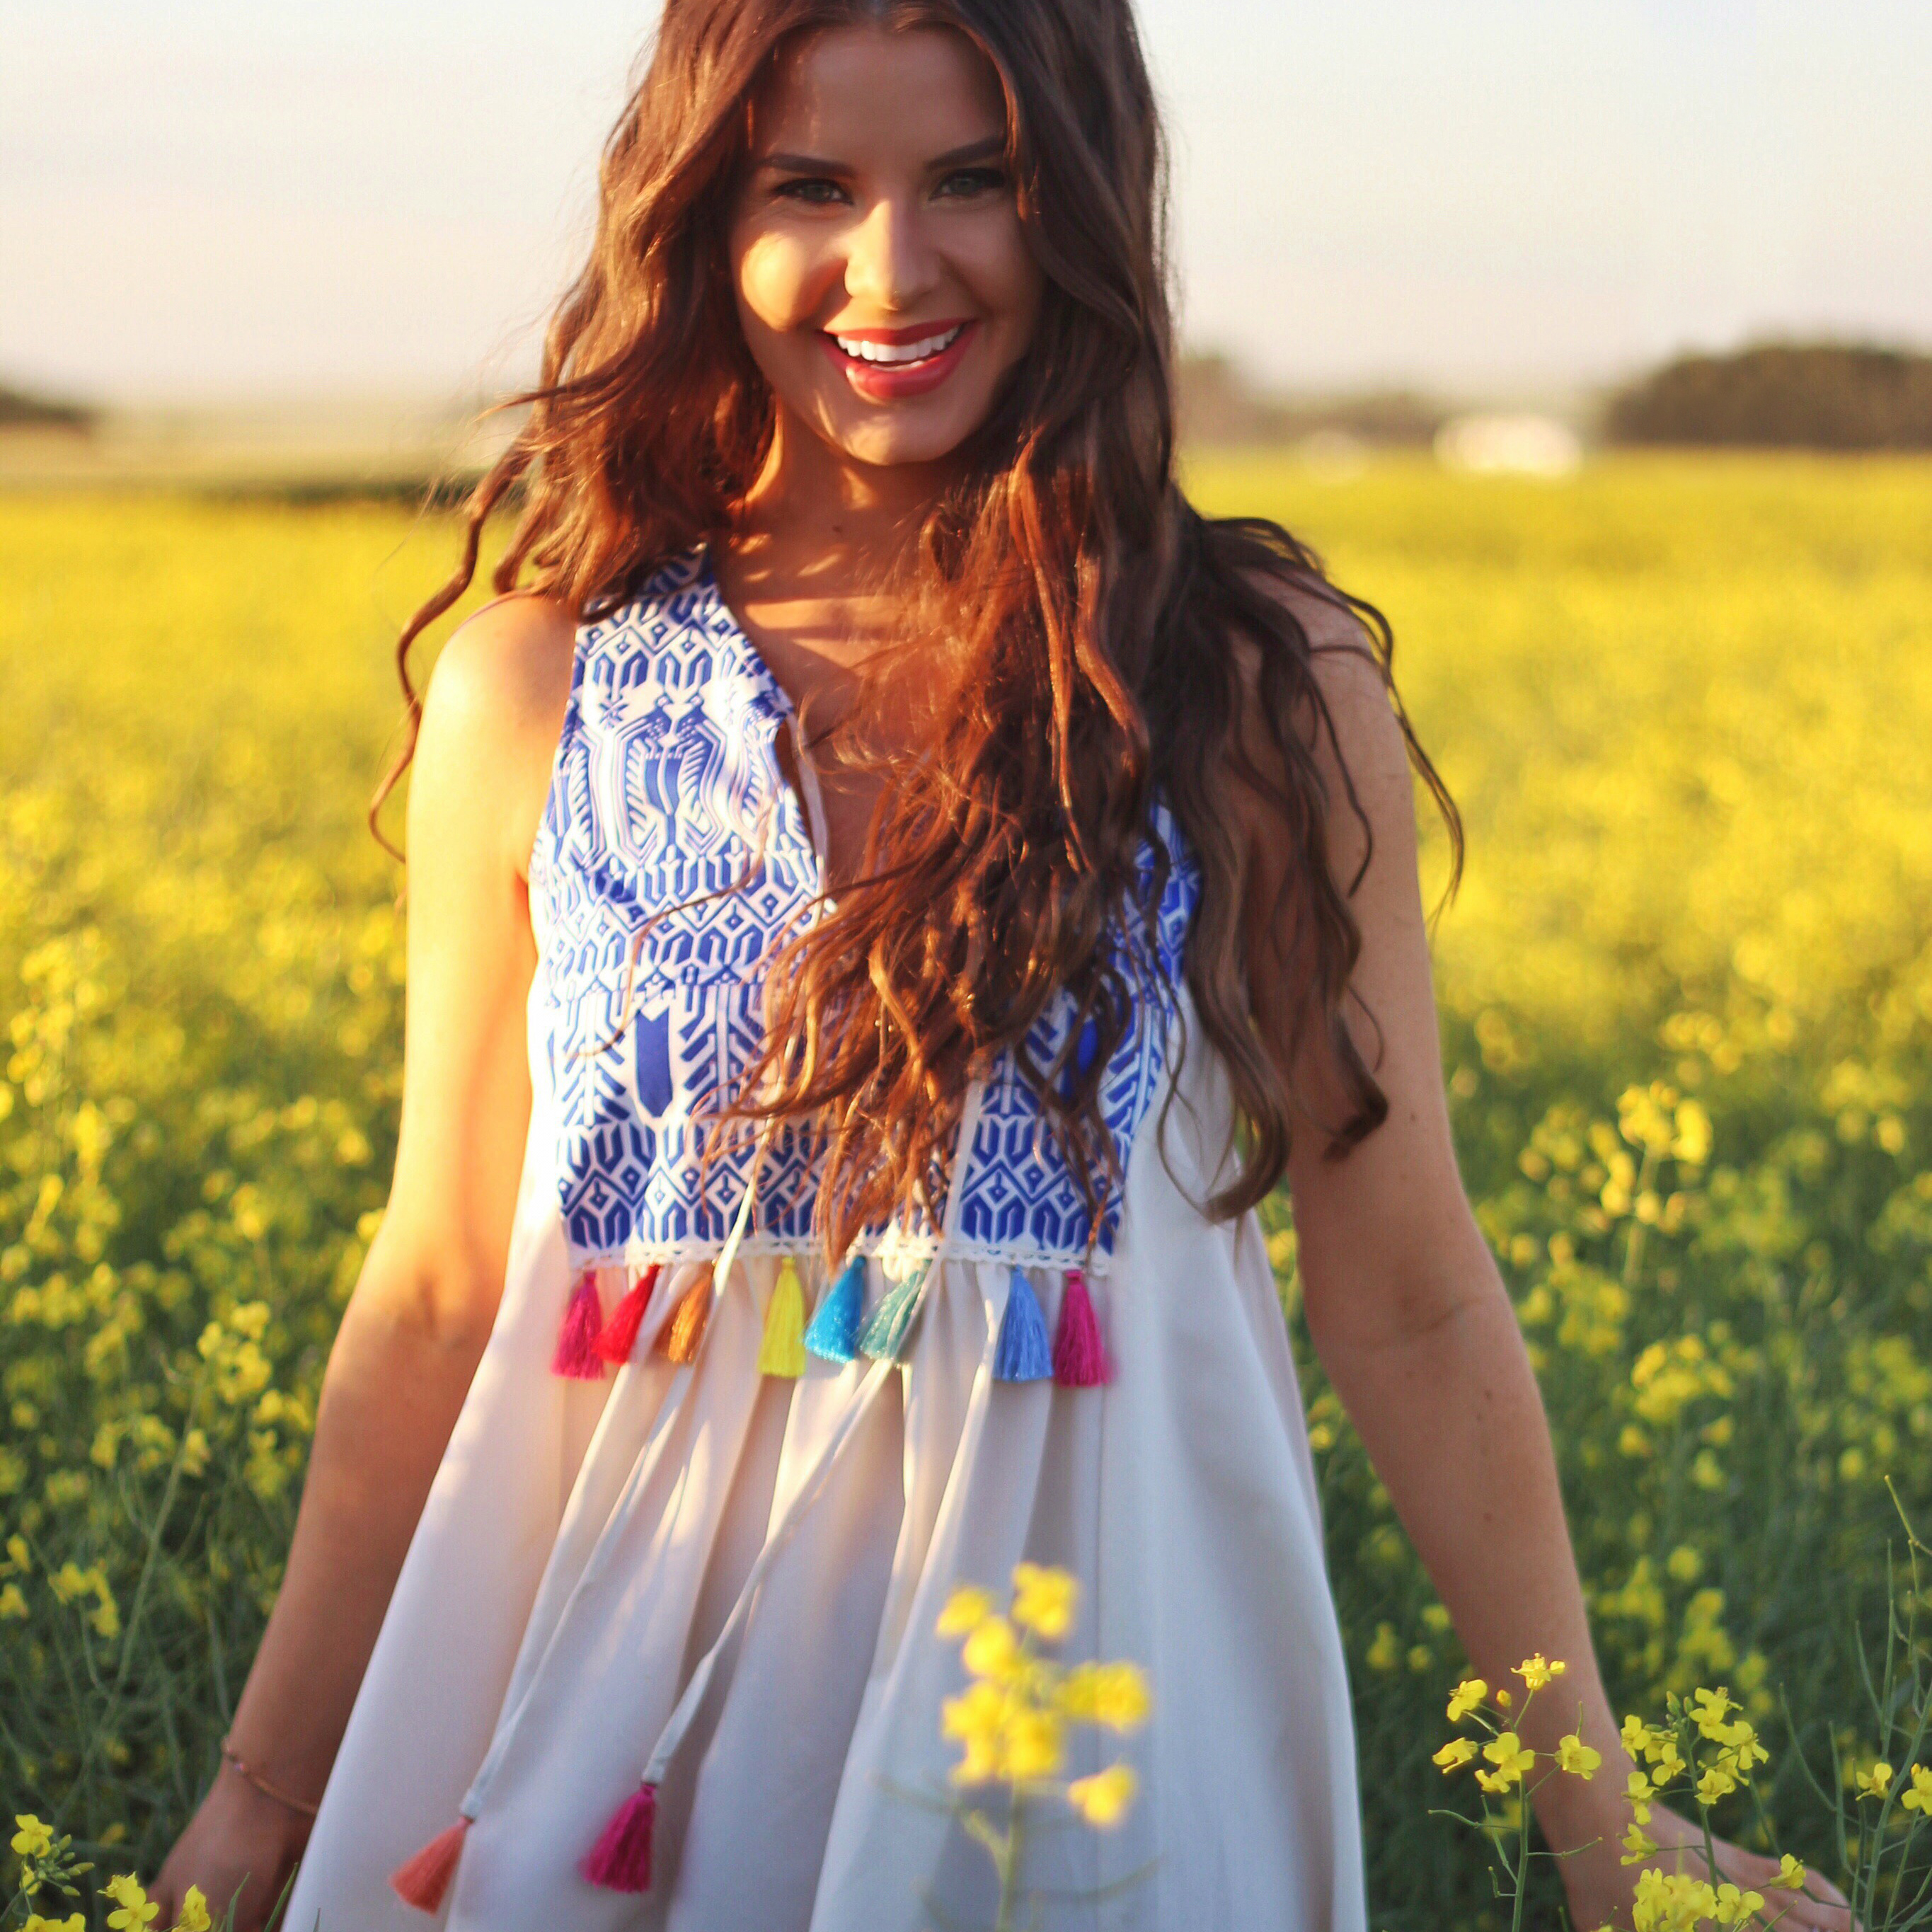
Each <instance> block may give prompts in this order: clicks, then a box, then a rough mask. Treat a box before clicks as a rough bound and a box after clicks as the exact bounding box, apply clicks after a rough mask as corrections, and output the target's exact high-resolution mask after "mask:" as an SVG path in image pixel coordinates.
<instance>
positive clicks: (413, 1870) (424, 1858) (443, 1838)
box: [389, 1818, 469, 1912]
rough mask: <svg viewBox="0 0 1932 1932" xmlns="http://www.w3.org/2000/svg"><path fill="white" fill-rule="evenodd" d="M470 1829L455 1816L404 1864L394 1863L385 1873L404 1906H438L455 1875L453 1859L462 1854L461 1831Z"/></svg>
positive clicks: (421, 1908) (431, 1908)
mask: <svg viewBox="0 0 1932 1932" xmlns="http://www.w3.org/2000/svg"><path fill="white" fill-rule="evenodd" d="M468 1830H469V1820H468V1819H467V1818H459V1819H458V1820H457V1821H456V1823H455V1824H453V1825H452V1826H450V1828H449V1830H448V1831H446V1832H439V1833H438V1834H437V1836H436V1837H434V1838H432V1839H431V1841H429V1843H428V1844H426V1845H425V1846H424V1847H423V1848H422V1850H421V1851H419V1852H417V1854H416V1856H415V1857H414V1858H411V1859H410V1861H409V1862H408V1864H402V1865H398V1867H396V1869H395V1870H394V1871H392V1873H390V1874H389V1887H390V1889H391V1890H392V1891H394V1892H395V1894H396V1896H397V1897H398V1898H400V1899H401V1900H402V1901H403V1903H404V1904H405V1905H413V1906H415V1907H416V1909H417V1910H418V1911H419V1912H435V1911H437V1910H440V1909H441V1907H442V1905H443V1894H444V1893H445V1892H446V1891H449V1881H450V1880H451V1879H453V1878H454V1877H455V1876H456V1861H457V1860H458V1858H461V1857H462V1855H463V1833H464V1832H466V1831H468Z"/></svg>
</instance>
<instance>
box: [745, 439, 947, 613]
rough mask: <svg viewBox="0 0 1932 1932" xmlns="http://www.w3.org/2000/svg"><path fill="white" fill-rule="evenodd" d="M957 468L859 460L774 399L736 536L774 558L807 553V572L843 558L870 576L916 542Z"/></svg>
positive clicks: (944, 463)
mask: <svg viewBox="0 0 1932 1932" xmlns="http://www.w3.org/2000/svg"><path fill="white" fill-rule="evenodd" d="M955 473H956V465H955V464H953V463H950V462H942V463H861V462H859V461H858V460H856V459H855V458H851V457H849V456H847V455H844V452H841V451H839V450H837V449H833V448H832V446H831V445H830V444H829V443H827V442H826V440H825V439H824V438H823V437H821V436H820V435H818V434H817V433H816V432H815V431H813V430H812V429H811V428H810V427H808V425H806V424H805V423H803V422H800V421H799V419H797V418H796V416H793V415H792V413H790V411H789V410H787V409H786V408H785V407H784V405H783V404H780V405H779V407H778V420H777V422H776V425H775V428H774V430H773V434H772V447H771V452H770V454H769V455H768V456H767V458H766V460H765V465H764V468H763V470H762V471H761V472H760V474H759V476H758V480H757V482H756V483H754V484H753V485H752V486H751V489H750V490H749V491H748V493H746V496H745V500H744V502H743V504H742V506H741V507H740V509H739V517H738V538H737V540H738V541H739V542H740V543H742V544H746V545H748V547H751V549H753V550H757V551H761V552H763V553H766V555H767V556H772V557H774V559H775V554H776V553H793V554H796V555H799V556H810V557H812V558H814V559H817V562H818V569H817V571H814V574H823V571H824V568H825V566H826V564H827V563H829V562H830V561H831V560H832V559H840V558H842V559H850V562H851V564H852V565H854V566H855V567H856V566H859V565H864V566H866V568H865V569H864V571H863V573H862V574H865V575H867V576H871V577H874V578H876V577H877V575H878V574H880V571H882V570H883V569H889V568H890V567H891V565H893V564H894V563H895V562H898V561H899V560H900V559H902V558H903V557H904V556H905V555H906V554H907V552H908V550H910V547H911V546H912V545H913V544H914V543H915V542H916V541H917V540H918V537H919V526H920V525H921V524H922V523H923V521H924V520H925V518H926V513H927V512H928V511H929V510H930V509H931V508H932V506H933V505H934V503H935V502H937V501H938V498H939V495H940V493H941V491H942V490H944V488H945V487H946V486H947V484H948V483H949V482H950V481H951V480H952V479H953V475H955Z"/></svg>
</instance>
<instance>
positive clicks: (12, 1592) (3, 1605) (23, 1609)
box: [0, 1583, 27, 1617]
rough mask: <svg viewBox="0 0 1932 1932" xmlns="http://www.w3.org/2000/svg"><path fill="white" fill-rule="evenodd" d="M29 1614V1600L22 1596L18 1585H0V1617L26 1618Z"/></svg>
mask: <svg viewBox="0 0 1932 1932" xmlns="http://www.w3.org/2000/svg"><path fill="white" fill-rule="evenodd" d="M26 1614H27V1600H26V1598H25V1597H23V1596H22V1595H21V1594H20V1585H19V1584H17V1583H4V1584H0V1617H24V1616H26Z"/></svg>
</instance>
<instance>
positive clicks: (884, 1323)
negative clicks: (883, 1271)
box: [859, 1262, 926, 1362]
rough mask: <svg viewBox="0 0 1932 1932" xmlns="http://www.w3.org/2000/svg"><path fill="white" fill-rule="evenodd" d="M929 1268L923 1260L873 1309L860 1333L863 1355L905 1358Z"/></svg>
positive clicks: (876, 1358)
mask: <svg viewBox="0 0 1932 1932" xmlns="http://www.w3.org/2000/svg"><path fill="white" fill-rule="evenodd" d="M924 1286H926V1265H925V1264H924V1263H923V1262H922V1263H921V1264H920V1265H919V1267H917V1268H914V1269H913V1271H912V1273H911V1274H909V1275H907V1277H906V1278H905V1280H904V1281H902V1282H901V1283H899V1285H898V1287H896V1288H895V1289H893V1290H892V1292H891V1293H890V1294H889V1295H887V1296H886V1298H885V1300H884V1301H882V1302H880V1304H879V1305H878V1307H877V1308H876V1309H874V1310H873V1313H872V1319H871V1321H869V1322H867V1323H866V1324H865V1333H864V1334H862V1335H861V1336H860V1337H859V1353H860V1354H861V1355H869V1356H871V1358H872V1359H873V1360H874V1361H877V1360H878V1359H879V1358H880V1357H882V1356H883V1357H885V1358H889V1360H891V1361H895V1362H896V1361H898V1360H900V1359H901V1355H903V1353H904V1349H905V1343H906V1337H907V1334H909V1333H910V1331H911V1328H912V1318H913V1316H915V1315H916V1314H917V1313H919V1290H920V1289H922V1288H923V1287H924Z"/></svg>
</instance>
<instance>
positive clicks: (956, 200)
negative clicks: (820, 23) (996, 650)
mask: <svg viewBox="0 0 1932 1932" xmlns="http://www.w3.org/2000/svg"><path fill="white" fill-rule="evenodd" d="M1006 136H1007V121H1006V104H1005V100H1004V96H1003V95H1002V93H1001V88H1000V84H999V80H998V77H997V76H996V75H995V73H994V71H993V70H992V67H991V66H990V65H989V64H988V62H987V61H986V58H985V57H984V56H983V55H982V54H981V53H980V52H979V50H978V49H977V48H976V47H974V46H973V44H972V43H971V42H970V41H969V40H967V39H966V38H965V37H964V36H963V35H962V34H958V33H956V32H954V31H953V30H952V29H950V28H945V27H920V28H910V29H907V30H904V31H899V32H896V33H894V32H889V31H886V30H885V29H883V28H873V27H841V28H826V29H824V30H823V31H820V32H817V33H814V34H811V35H809V36H808V37H805V38H804V39H802V40H799V42H797V43H795V44H793V46H790V48H788V49H787V50H786V52H784V54H783V55H781V58H780V60H779V62H778V65H777V67H776V68H775V71H774V72H773V74H772V77H771V78H770V80H769V81H768V82H767V83H766V86H764V88H763V89H762V90H761V91H760V94H759V95H758V97H757V101H756V102H755V103H754V107H753V110H752V114H751V151H750V158H749V166H748V169H747V171H746V174H745V180H744V182H743V184H742V187H741V188H740V190H739V193H738V196H737V200H736V206H735V208H734V210H733V218H732V223H731V236H730V251H731V270H732V277H733V284H734V285H735V287H736V291H737V299H738V314H739V320H740V322H741V323H742V326H743V328H744V332H745V341H746V343H747V344H748V345H749V347H750V349H751V356H752V358H753V359H754V361H755V362H757V365H758V367H759V368H760V370H762V371H763V373H764V376H765V379H766V381H767V382H769V383H770V384H771V386H772V392H773V393H774V394H775V395H776V396H777V397H778V401H779V402H780V403H781V405H782V406H783V407H784V408H785V409H787V410H789V411H790V413H791V414H793V416H796V417H798V418H799V419H801V420H802V422H805V424H806V425H808V426H809V427H810V428H812V429H813V430H814V431H817V434H819V435H820V437H823V439H824V440H825V441H826V443H829V444H830V445H831V446H832V447H833V448H834V449H837V450H838V451H841V452H843V453H844V455H847V456H849V457H851V458H856V460H859V461H860V462H863V463H930V462H934V461H936V460H939V459H940V458H944V457H945V456H947V455H950V453H951V452H953V450H955V449H957V448H958V447H959V445H960V444H961V443H963V442H964V441H965V440H966V438H967V437H969V436H971V434H972V433H973V431H974V430H976V429H977V428H979V426H980V424H981V423H983V422H985V420H986V417H987V416H988V414H989V412H990V411H991V410H992V406H993V403H994V400H995V397H996V396H997V395H998V392H999V389H1000V385H1001V379H1002V377H1004V375H1005V374H1006V373H1007V371H1008V370H1009V369H1010V368H1012V367H1013V365H1014V364H1015V363H1016V362H1018V361H1019V359H1020V357H1021V356H1022V355H1024V354H1025V351H1026V347H1027V344H1028V341H1029V340H1030V339H1031V336H1032V335H1033V331H1034V322H1035V319H1036V318H1037V316H1038V314H1039V312H1040V290H1041V281H1042V278H1041V275H1040V269H1039V266H1038V265H1037V263H1035V261H1034V258H1033V255H1032V253H1031V251H1030V250H1029V249H1028V246H1027V243H1026V237H1025V233H1024V232H1023V230H1022V228H1021V226H1020V218H1019V209H1018V208H1017V206H1016V202H1015V199H1014V190H1013V183H1012V181H1010V179H1009V178H1008V176H1007V169H1006V166H1005V163H1004V151H1005V148H1006Z"/></svg>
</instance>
